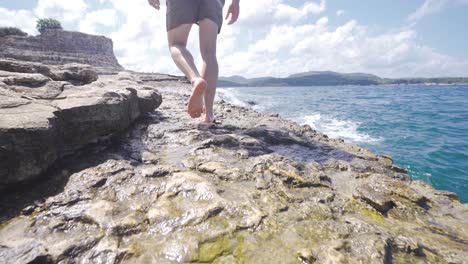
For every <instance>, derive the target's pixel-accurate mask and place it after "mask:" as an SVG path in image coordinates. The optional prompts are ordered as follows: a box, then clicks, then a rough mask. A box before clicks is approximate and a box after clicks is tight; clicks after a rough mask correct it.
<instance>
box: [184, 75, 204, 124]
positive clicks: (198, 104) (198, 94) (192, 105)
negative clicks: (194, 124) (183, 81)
mask: <svg viewBox="0 0 468 264" xmlns="http://www.w3.org/2000/svg"><path fill="white" fill-rule="evenodd" d="M205 89H206V81H205V80H203V79H202V78H199V79H196V80H195V81H193V82H192V95H191V96H190V99H189V101H188V109H187V112H188V113H189V115H190V117H192V118H197V117H200V116H201V113H202V111H203V93H204V92H205Z"/></svg>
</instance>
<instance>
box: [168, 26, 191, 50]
mask: <svg viewBox="0 0 468 264" xmlns="http://www.w3.org/2000/svg"><path fill="white" fill-rule="evenodd" d="M191 28H192V24H182V25H180V26H178V27H176V28H173V29H171V30H169V31H168V32H167V41H168V44H169V47H171V46H173V45H182V46H187V40H188V37H189V34H190V29H191Z"/></svg>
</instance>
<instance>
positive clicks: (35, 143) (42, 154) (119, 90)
mask: <svg viewBox="0 0 468 264" xmlns="http://www.w3.org/2000/svg"><path fill="white" fill-rule="evenodd" d="M0 65H1V67H2V69H3V70H13V71H14V72H7V71H0V81H1V83H2V84H3V85H2V87H0V98H1V99H2V100H1V102H0V132H1V133H0V157H1V160H0V164H1V165H2V166H1V167H0V185H1V184H10V183H19V182H24V181H27V180H31V179H34V178H37V177H38V176H40V174H41V173H43V172H44V171H45V170H46V169H47V168H49V167H50V166H51V165H52V164H53V163H54V162H55V161H56V160H57V159H59V158H60V157H62V156H64V155H66V154H69V153H72V152H74V151H76V150H77V149H80V148H82V147H83V146H85V145H86V144H89V143H91V142H94V141H96V140H97V139H99V138H100V137H103V136H108V135H111V134H114V133H117V132H119V131H122V130H124V129H126V128H128V127H129V126H130V125H131V124H132V123H133V122H134V121H135V120H136V119H137V118H138V117H140V116H142V115H143V114H145V113H147V112H151V111H153V110H154V109H156V108H157V107H159V105H160V104H161V102H162V98H161V95H160V93H159V92H158V91H157V90H155V89H151V88H149V87H145V88H142V87H140V86H139V85H138V84H137V83H136V82H130V83H128V82H127V83H121V84H119V83H118V82H116V81H115V80H116V78H117V77H113V76H109V77H107V78H102V80H99V81H96V80H97V73H96V72H95V71H94V70H93V69H92V68H91V67H90V66H86V65H79V64H72V65H63V66H46V65H42V64H38V63H34V64H32V65H30V66H29V67H28V66H27V65H28V63H26V62H17V61H13V60H0ZM21 71H24V72H21ZM31 72H32V73H31ZM43 74H47V76H46V75H43ZM57 80H60V81H57ZM75 85H79V86H75ZM140 89H141V90H140Z"/></svg>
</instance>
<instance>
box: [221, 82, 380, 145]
mask: <svg viewBox="0 0 468 264" xmlns="http://www.w3.org/2000/svg"><path fill="white" fill-rule="evenodd" d="M217 97H218V99H222V100H225V101H227V102H228V103H230V104H233V105H236V106H240V107H245V108H250V109H253V110H255V111H259V112H262V111H264V110H268V109H269V108H270V107H273V105H271V103H272V102H271V99H270V100H269V102H265V100H260V102H263V103H259V104H256V105H253V106H252V105H250V104H249V103H248V102H246V101H244V100H242V99H241V98H242V97H245V94H243V93H241V91H239V89H236V88H222V89H218V92H217ZM257 99H258V98H257ZM273 104H274V103H273ZM280 114H282V115H283V114H285V113H280ZM297 114H298V113H292V115H293V116H297ZM283 116H285V117H286V118H288V115H287V114H286V115H283ZM289 119H292V120H293V121H296V122H298V123H300V124H307V125H309V126H311V127H312V128H313V129H314V130H317V131H319V132H321V133H324V134H326V135H328V136H329V137H331V138H341V139H344V140H345V141H347V142H351V143H369V144H375V143H377V142H379V141H381V140H382V139H381V138H373V137H371V136H370V135H368V134H367V133H364V132H360V131H359V128H360V126H361V124H360V123H358V122H353V121H351V120H340V119H336V118H333V117H330V116H327V115H322V114H320V113H314V114H308V115H305V116H300V117H296V118H289Z"/></svg>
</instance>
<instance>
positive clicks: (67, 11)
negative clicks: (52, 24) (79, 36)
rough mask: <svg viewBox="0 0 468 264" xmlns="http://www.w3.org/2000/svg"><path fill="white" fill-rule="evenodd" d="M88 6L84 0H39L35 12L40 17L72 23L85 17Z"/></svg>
mask: <svg viewBox="0 0 468 264" xmlns="http://www.w3.org/2000/svg"><path fill="white" fill-rule="evenodd" d="M87 7H88V6H87V4H86V3H85V2H84V1H83V0H72V1H64V0H39V1H38V2H37V6H36V9H35V10H34V13H35V14H36V16H38V17H39V18H55V19H57V20H59V21H61V22H65V23H71V22H74V21H76V20H78V19H80V18H81V17H83V15H84V12H85V11H86V9H87Z"/></svg>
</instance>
